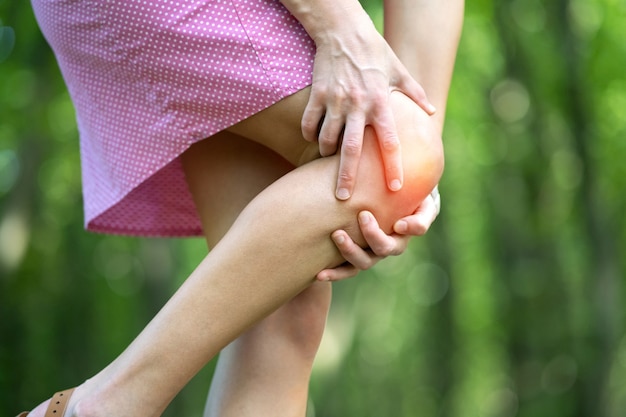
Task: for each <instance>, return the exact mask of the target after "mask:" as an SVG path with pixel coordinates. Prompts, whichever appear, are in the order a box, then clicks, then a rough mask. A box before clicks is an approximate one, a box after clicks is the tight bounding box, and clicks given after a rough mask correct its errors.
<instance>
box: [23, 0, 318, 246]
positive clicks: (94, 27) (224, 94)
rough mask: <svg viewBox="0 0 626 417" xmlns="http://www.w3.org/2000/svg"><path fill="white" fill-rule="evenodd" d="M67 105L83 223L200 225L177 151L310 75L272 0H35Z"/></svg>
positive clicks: (121, 229)
mask: <svg viewBox="0 0 626 417" xmlns="http://www.w3.org/2000/svg"><path fill="white" fill-rule="evenodd" d="M33 8H34V10H35V14H36V16H37V20H38V22H39V24H40V27H41V29H42V32H43V33H44V35H45V36H46V39H47V40H48V42H49V43H50V46H51V47H52V49H53V50H54V52H55V54H56V57H57V60H58V63H59V66H60V68H61V71H62V73H63V77H64V79H65V81H66V84H67V86H68V89H69V92H70V95H71V97H72V100H73V102H74V106H75V108H76V116H77V122H78V128H79V132H80V142H81V161H82V176H83V194H84V200H85V224H86V227H87V228H88V229H90V230H94V231H99V232H105V233H120V234H131V235H146V236H147V235H159V236H186V235H198V234H201V226H200V222H199V220H198V218H197V215H196V211H195V207H194V205H193V201H192V199H191V196H190V194H189V191H188V189H187V185H186V183H185V180H184V175H183V173H182V169H181V165H180V161H179V158H178V157H179V156H180V154H181V153H182V152H184V150H185V149H187V148H188V147H189V146H190V145H191V144H193V143H194V142H196V141H198V140H201V139H204V138H206V137H208V136H211V135H213V134H215V133H217V132H219V131H221V130H223V129H225V128H227V127H228V126H231V125H233V124H235V123H237V122H238V121H240V120H243V119H245V118H247V117H249V116H251V115H252V114H255V113H257V112H259V111H261V110H262V109H264V108H266V107H269V106H270V105H272V104H274V103H276V102H277V101H278V100H280V99H282V98H284V97H286V96H288V95H290V94H293V93H294V92H296V91H298V90H300V89H302V88H304V87H306V86H307V85H309V84H310V82H311V72H312V65H313V57H314V53H315V46H314V44H313V42H312V40H311V39H310V38H309V37H308V35H307V34H306V32H305V31H304V29H303V28H302V26H301V25H300V24H299V23H298V22H297V21H296V20H295V18H294V17H293V16H291V14H289V12H288V11H287V10H286V9H285V8H284V7H283V6H282V5H281V4H280V3H279V2H278V1H277V0H174V1H166V0H83V1H58V0H33Z"/></svg>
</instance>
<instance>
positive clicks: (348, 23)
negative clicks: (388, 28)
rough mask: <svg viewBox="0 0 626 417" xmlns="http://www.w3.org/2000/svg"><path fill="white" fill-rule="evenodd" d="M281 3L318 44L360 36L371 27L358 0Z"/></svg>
mask: <svg viewBox="0 0 626 417" xmlns="http://www.w3.org/2000/svg"><path fill="white" fill-rule="evenodd" d="M281 3H283V5H284V6H285V7H286V8H287V10H289V12H290V13H291V14H292V15H293V16H294V17H295V18H296V19H297V20H298V21H299V22H300V24H302V26H303V27H304V29H305V30H306V31H307V33H308V34H309V36H310V37H311V38H312V39H313V41H314V42H315V44H316V45H319V44H322V43H325V42H328V40H330V39H334V38H336V37H338V36H339V37H343V36H344V35H345V36H355V34H356V36H359V35H358V33H360V32H362V31H367V30H369V29H370V27H371V28H373V29H374V30H376V28H375V27H374V24H373V22H372V20H371V19H370V17H369V15H368V14H367V12H365V10H364V9H363V7H362V6H361V4H360V3H359V2H358V1H357V0H344V1H327V0H281Z"/></svg>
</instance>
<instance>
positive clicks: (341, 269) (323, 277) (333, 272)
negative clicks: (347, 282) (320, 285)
mask: <svg viewBox="0 0 626 417" xmlns="http://www.w3.org/2000/svg"><path fill="white" fill-rule="evenodd" d="M359 272H360V270H359V269H357V268H355V267H354V266H353V265H350V264H349V263H346V264H343V265H340V266H338V267H337V268H333V269H324V270H323V271H321V272H320V273H319V274H317V276H316V277H315V278H316V279H317V280H318V281H341V280H342V279H347V278H353V277H355V276H357V274H358V273H359Z"/></svg>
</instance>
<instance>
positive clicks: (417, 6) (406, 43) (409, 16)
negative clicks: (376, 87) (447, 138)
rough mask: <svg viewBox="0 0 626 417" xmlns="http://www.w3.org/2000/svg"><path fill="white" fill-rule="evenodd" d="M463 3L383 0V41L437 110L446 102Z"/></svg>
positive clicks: (437, 115) (442, 113) (441, 119)
mask: <svg viewBox="0 0 626 417" xmlns="http://www.w3.org/2000/svg"><path fill="white" fill-rule="evenodd" d="M463 9H464V1H463V0H385V39H386V40H387V42H389V45H390V46H391V47H392V48H393V50H394V51H395V53H396V55H397V56H398V57H399V58H400V60H401V61H402V63H403V64H404V65H405V66H406V67H407V68H408V70H409V72H410V73H411V75H412V76H413V77H414V78H415V79H416V80H417V81H418V82H419V83H420V84H421V85H422V86H423V87H424V89H425V90H426V94H428V99H429V100H430V101H431V102H432V103H433V104H434V105H435V107H436V108H437V113H435V115H434V116H433V117H434V118H436V121H437V124H438V126H439V128H440V129H443V122H444V117H445V108H446V101H447V98H448V91H449V88H450V81H451V79H452V71H453V67H454V60H455V57H456V52H457V46H458V43H459V38H460V34H461V27H462V24H463Z"/></svg>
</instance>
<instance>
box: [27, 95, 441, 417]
mask: <svg viewBox="0 0 626 417" xmlns="http://www.w3.org/2000/svg"><path fill="white" fill-rule="evenodd" d="M307 93H308V91H306V90H303V91H302V92H301V93H297V94H296V95H294V96H292V97H293V98H294V99H295V100H306V96H304V95H306V94H307ZM299 94H302V95H303V97H295V96H297V95H299ZM281 103H282V104H283V105H286V106H287V107H290V108H295V107H294V106H293V105H292V103H290V102H288V101H283V102H281ZM281 103H279V105H280V104H281ZM391 103H392V108H393V112H394V116H395V118H396V124H397V126H398V131H399V132H400V136H401V141H402V148H403V166H404V167H405V170H404V179H405V185H404V187H403V189H402V190H401V191H399V192H392V191H389V190H388V188H387V187H386V183H385V180H384V175H383V173H384V168H383V165H382V162H381V159H380V154H379V151H378V146H377V144H376V139H375V138H374V137H373V132H372V131H371V129H367V130H366V134H365V141H364V144H365V146H364V152H363V155H362V161H361V163H360V167H361V168H360V169H359V172H358V177H357V179H358V181H357V186H356V187H355V191H354V194H353V196H352V198H351V199H350V200H348V201H345V202H340V201H338V200H336V199H335V197H334V193H333V190H334V185H335V182H336V172H337V169H338V163H339V160H338V159H339V158H338V157H328V158H324V159H315V160H312V159H313V158H315V156H316V152H317V151H316V145H315V144H309V143H307V142H304V141H302V140H298V139H297V138H295V140H293V141H275V140H273V136H271V135H269V136H266V135H265V132H268V129H270V128H271V129H272V130H275V129H279V128H282V127H281V126H282V124H280V125H279V124H276V125H273V126H271V125H267V126H266V127H263V126H260V125H256V124H255V123H254V122H253V121H252V120H248V121H247V123H246V124H243V125H240V126H237V128H236V130H237V132H236V133H235V132H227V133H223V134H222V135H224V136H222V137H221V138H217V137H214V138H211V139H208V140H205V141H203V142H200V143H198V144H196V145H194V146H193V147H192V148H190V150H189V151H188V152H187V153H186V154H185V155H184V157H183V162H184V165H185V170H186V173H187V177H188V182H189V185H190V190H191V191H192V194H193V195H194V198H195V201H196V205H197V208H198V212H199V214H200V217H201V218H202V220H203V223H204V224H205V225H207V224H211V220H212V219H211V208H210V206H211V200H212V199H211V198H209V193H207V192H206V191H205V190H206V188H205V187H207V184H209V183H210V182H215V179H208V178H207V175H208V174H209V172H207V171H206V167H208V166H211V165H212V164H214V163H217V161H218V160H219V159H221V158H223V156H222V155H216V154H215V153H214V152H212V151H213V150H212V149H211V146H213V144H214V143H218V142H224V143H226V141H225V140H223V139H226V138H225V135H236V136H234V137H237V136H238V137H244V135H245V134H246V133H245V132H247V131H249V132H252V134H251V135H250V136H252V138H251V139H254V140H255V141H256V142H257V143H259V144H261V145H262V146H264V147H266V148H268V149H270V150H272V151H273V152H275V153H277V154H279V155H281V156H282V157H283V158H285V159H286V160H287V161H288V162H289V163H290V164H292V165H295V166H298V168H296V169H294V170H293V171H290V172H289V173H288V174H286V175H284V176H282V177H281V178H280V179H279V180H278V181H276V182H274V183H273V184H272V185H270V186H269V187H267V188H265V189H264V190H263V192H261V193H260V194H259V195H258V196H257V197H255V199H254V200H253V201H252V202H251V203H250V204H248V205H247V206H246V207H245V209H244V210H243V211H242V213H241V215H240V216H239V217H238V218H237V220H236V221H235V222H234V224H233V225H232V227H231V228H230V229H229V230H228V232H226V234H225V235H224V237H223V238H222V239H221V240H220V241H219V243H218V244H217V245H215V247H214V249H213V250H212V251H211V253H209V255H207V257H206V258H205V259H204V260H203V261H202V263H201V264H200V265H199V266H198V268H197V269H196V270H195V271H194V272H193V273H192V275H191V276H190V277H189V278H188V279H187V281H186V282H185V283H184V284H183V286H182V287H181V288H180V289H179V290H178V291H177V293H176V294H175V295H174V296H173V297H172V298H171V299H170V301H169V302H168V303H167V304H166V305H165V306H164V307H163V309H162V310H161V311H160V312H159V314H157V316H156V317H155V318H154V319H153V320H152V321H151V322H150V324H148V326H147V327H146V328H145V329H144V331H143V332H142V333H141V334H140V335H139V336H138V337H137V339H135V341H134V342H133V343H132V344H131V345H130V346H129V347H128V348H127V349H126V350H125V351H124V352H123V353H122V354H121V355H120V356H119V357H118V358H117V359H116V360H115V361H114V362H113V363H112V364H111V365H110V366H108V367H107V368H105V369H104V370H103V371H102V372H100V373H99V374H97V375H96V376H94V377H93V378H91V379H90V380H89V381H87V382H86V383H85V384H83V385H81V386H79V387H78V389H77V390H76V392H75V394H74V395H73V397H72V399H71V401H70V404H69V407H68V412H67V413H66V415H68V416H70V415H74V416H92V417H95V416H100V415H102V416H104V415H116V416H120V417H124V416H136V415H143V416H158V415H160V414H161V413H162V412H163V410H164V409H165V408H166V406H167V404H169V402H170V401H171V399H172V398H173V397H174V396H175V395H176V394H177V393H178V392H179V391H180V389H182V387H183V386H184V385H185V384H186V383H187V382H188V381H189V379H190V378H191V377H192V376H193V375H195V373H197V372H198V370H199V369H200V368H201V367H202V366H204V364H206V363H207V362H208V361H209V360H210V359H211V358H213V357H214V356H215V355H216V354H217V353H218V352H219V351H220V350H221V349H222V348H224V347H225V346H226V345H227V344H229V343H230V342H231V341H233V340H234V339H235V338H236V337H238V336H239V335H241V334H242V333H243V332H245V331H246V330H248V329H250V328H251V326H252V325H254V324H255V323H257V322H259V321H260V320H261V319H262V318H264V317H266V316H268V315H269V314H271V313H272V312H273V311H275V310H276V309H278V308H279V307H280V306H281V305H283V304H285V303H286V302H287V301H289V300H290V299H292V298H293V297H294V296H296V295H297V294H299V293H301V292H302V291H303V290H304V289H305V288H307V287H309V286H310V285H311V283H312V282H313V281H314V277H315V276H316V274H317V273H318V272H319V271H321V270H323V269H325V268H332V267H335V266H337V265H339V264H341V263H342V262H343V259H342V257H341V256H340V254H339V252H338V250H337V248H336V247H335V245H334V244H333V242H332V240H331V239H329V236H330V235H331V233H333V232H334V231H336V230H340V229H341V230H345V231H346V232H347V233H348V234H349V235H350V236H351V237H352V238H353V239H354V240H355V241H356V242H358V243H359V244H362V245H364V244H365V242H364V240H363V237H362V236H361V233H360V231H359V225H358V223H357V221H356V218H357V214H358V213H359V212H360V211H362V210H364V209H367V210H370V211H371V212H372V213H373V214H374V215H375V216H376V218H377V219H378V220H379V222H380V224H381V226H382V228H383V230H386V231H387V232H390V231H391V229H392V226H393V223H394V221H396V220H397V219H398V218H401V217H403V216H406V215H409V214H411V213H414V212H415V210H416V208H417V207H418V206H419V204H420V203H421V202H422V201H423V200H424V198H425V197H426V196H427V195H428V193H429V192H430V190H431V189H432V188H433V187H434V186H435V185H436V184H437V182H438V180H439V177H440V175H441V171H442V168H443V158H442V149H441V141H440V138H438V136H437V134H436V132H437V129H436V127H435V126H433V124H432V122H431V121H430V120H429V118H428V115H426V113H424V112H423V111H422V110H421V109H419V108H418V107H417V106H416V105H415V103H413V102H412V101H410V100H409V99H407V98H406V97H404V96H403V95H401V94H399V93H396V94H394V95H393V100H392V101H391ZM278 113H279V114H284V112H278ZM297 113H299V112H297ZM268 118H269V116H267V117H266V118H263V120H268ZM295 120H298V123H299V119H298V117H297V116H296V117H295ZM285 123H286V125H289V123H288V122H285ZM254 132H258V135H257V134H256V133H254ZM433 132H434V133H435V134H433ZM234 137H232V138H234ZM218 139H222V141H220V140H218ZM207 181H208V182H207ZM226 192H232V190H226ZM268 243H271V244H268ZM43 411H44V408H43V407H40V408H38V409H36V410H34V411H33V413H32V417H39V416H42V415H43Z"/></svg>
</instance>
